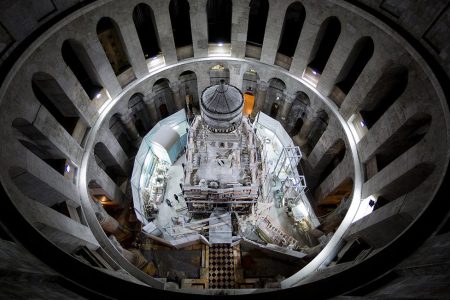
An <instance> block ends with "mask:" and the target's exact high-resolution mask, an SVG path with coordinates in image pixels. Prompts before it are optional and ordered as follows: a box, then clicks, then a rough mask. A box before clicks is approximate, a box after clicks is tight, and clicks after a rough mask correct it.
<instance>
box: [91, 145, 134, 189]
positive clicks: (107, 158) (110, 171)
mask: <svg viewBox="0 0 450 300" xmlns="http://www.w3.org/2000/svg"><path fill="white" fill-rule="evenodd" d="M94 157H95V161H96V162H97V164H98V166H99V167H100V168H101V169H102V170H103V171H105V173H106V174H107V175H108V176H109V178H111V180H112V181H114V183H115V184H117V185H118V186H120V185H121V184H122V183H123V182H124V181H125V180H126V179H127V177H126V174H125V171H124V170H123V169H122V168H121V167H120V165H119V164H118V163H117V161H116V159H115V158H114V156H113V155H112V154H111V152H109V149H108V148H107V147H106V145H105V144H103V143H102V142H99V143H97V144H95V147H94Z"/></svg>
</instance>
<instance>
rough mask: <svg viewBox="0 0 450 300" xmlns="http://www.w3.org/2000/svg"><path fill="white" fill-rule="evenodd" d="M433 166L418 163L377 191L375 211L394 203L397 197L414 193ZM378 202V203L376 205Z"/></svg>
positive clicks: (429, 173)
mask: <svg viewBox="0 0 450 300" xmlns="http://www.w3.org/2000/svg"><path fill="white" fill-rule="evenodd" d="M434 168H435V166H434V165H433V164H431V163H419V164H418V165H416V166H414V167H413V168H411V169H410V170H408V171H407V172H405V173H404V174H402V175H401V176H400V177H398V178H397V179H395V180H393V181H392V182H390V183H389V184H388V185H386V186H385V187H383V188H382V189H381V190H379V191H378V192H377V193H376V194H377V195H378V199H377V202H376V204H377V206H376V207H377V209H379V208H381V207H383V206H385V205H387V204H389V203H391V202H393V201H395V200H396V199H398V198H399V197H401V196H403V195H405V194H407V193H410V192H412V191H414V190H415V189H416V188H417V187H418V186H420V185H421V184H422V183H423V182H424V181H425V180H426V179H427V178H428V177H429V176H430V175H431V173H433V170H434ZM378 201H380V203H378Z"/></svg>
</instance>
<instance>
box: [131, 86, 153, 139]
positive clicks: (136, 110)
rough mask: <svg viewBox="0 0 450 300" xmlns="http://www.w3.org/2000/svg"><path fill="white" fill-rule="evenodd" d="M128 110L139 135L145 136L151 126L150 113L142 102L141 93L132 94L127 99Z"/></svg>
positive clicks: (142, 96)
mask: <svg viewBox="0 0 450 300" xmlns="http://www.w3.org/2000/svg"><path fill="white" fill-rule="evenodd" d="M128 110H129V111H130V113H131V117H132V119H133V123H134V126H135V127H136V129H137V131H138V132H139V135H140V136H142V137H143V136H145V135H146V134H147V132H148V131H149V130H150V129H151V127H152V125H151V124H152V122H151V118H150V114H149V112H148V110H147V106H146V105H145V102H144V95H142V94H141V93H136V94H133V95H132V96H131V97H130V99H129V100H128Z"/></svg>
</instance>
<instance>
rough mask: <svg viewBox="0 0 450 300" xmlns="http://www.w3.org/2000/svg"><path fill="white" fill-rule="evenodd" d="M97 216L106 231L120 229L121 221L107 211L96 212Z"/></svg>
mask: <svg viewBox="0 0 450 300" xmlns="http://www.w3.org/2000/svg"><path fill="white" fill-rule="evenodd" d="M95 216H96V217H97V220H98V222H99V223H100V226H102V228H103V230H104V231H105V232H108V233H115V232H117V230H119V222H117V220H116V219H114V218H113V217H111V216H110V215H109V214H108V213H107V212H96V213H95Z"/></svg>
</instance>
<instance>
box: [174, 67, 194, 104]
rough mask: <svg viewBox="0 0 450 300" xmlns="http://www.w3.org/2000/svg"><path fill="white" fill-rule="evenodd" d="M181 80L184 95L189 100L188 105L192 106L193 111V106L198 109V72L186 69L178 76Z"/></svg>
mask: <svg viewBox="0 0 450 300" xmlns="http://www.w3.org/2000/svg"><path fill="white" fill-rule="evenodd" d="M178 80H179V81H180V82H181V86H182V88H181V93H182V97H183V98H184V99H186V101H188V102H187V103H188V104H187V105H188V106H190V109H191V111H192V109H193V107H195V108H196V109H198V99H199V97H198V83H197V74H195V72H193V71H191V70H187V71H184V72H182V73H181V74H180V76H179V77H178Z"/></svg>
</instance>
